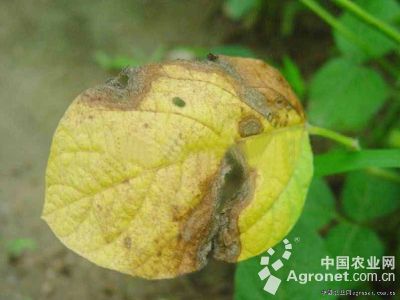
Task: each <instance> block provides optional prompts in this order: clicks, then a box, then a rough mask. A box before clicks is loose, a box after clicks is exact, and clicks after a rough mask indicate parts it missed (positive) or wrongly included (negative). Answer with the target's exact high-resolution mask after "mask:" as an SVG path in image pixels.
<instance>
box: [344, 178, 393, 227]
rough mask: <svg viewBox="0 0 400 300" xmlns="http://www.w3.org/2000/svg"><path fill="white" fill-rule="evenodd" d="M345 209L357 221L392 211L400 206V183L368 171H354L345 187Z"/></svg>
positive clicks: (347, 179)
mask: <svg viewBox="0 0 400 300" xmlns="http://www.w3.org/2000/svg"><path fill="white" fill-rule="evenodd" d="M342 195H343V209H344V211H345V213H346V214H347V215H348V216H349V217H350V218H352V219H354V220H356V221H365V220H369V219H373V218H376V217H380V216H383V215H385V214H388V213H391V212H393V211H394V210H396V209H397V208H398V207H399V206H400V197H399V195H400V185H398V184H396V183H394V182H391V181H387V180H384V179H382V178H379V177H377V176H373V175H370V174H367V173H366V172H360V171H359V172H352V173H350V174H349V175H348V176H347V178H346V182H345V185H344V188H343V194H342Z"/></svg>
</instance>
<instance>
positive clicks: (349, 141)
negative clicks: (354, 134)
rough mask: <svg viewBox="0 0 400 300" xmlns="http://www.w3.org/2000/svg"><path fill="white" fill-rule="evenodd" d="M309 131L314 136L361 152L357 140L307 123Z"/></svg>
mask: <svg viewBox="0 0 400 300" xmlns="http://www.w3.org/2000/svg"><path fill="white" fill-rule="evenodd" d="M307 130H308V132H309V133H310V134H312V135H319V136H322V137H325V138H327V139H330V140H333V141H335V142H337V143H339V144H342V145H344V146H346V147H349V148H351V149H353V150H357V151H358V150H361V147H360V144H359V142H358V140H357V139H354V138H351V137H348V136H345V135H343V134H340V133H337V132H335V131H332V130H329V129H326V128H322V127H317V126H313V125H311V124H308V123H307Z"/></svg>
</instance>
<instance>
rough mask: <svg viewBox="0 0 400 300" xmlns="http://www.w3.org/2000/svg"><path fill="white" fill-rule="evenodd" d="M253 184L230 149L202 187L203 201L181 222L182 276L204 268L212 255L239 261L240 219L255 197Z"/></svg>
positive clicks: (235, 149) (237, 154) (237, 152)
mask: <svg viewBox="0 0 400 300" xmlns="http://www.w3.org/2000/svg"><path fill="white" fill-rule="evenodd" d="M254 182H255V177H254V175H253V172H252V171H250V170H249V169H248V167H247V164H246V161H245V159H244V157H243V155H242V153H241V152H240V150H239V148H238V147H236V146H234V147H232V148H230V149H229V150H228V151H227V153H226V155H225V157H224V159H223V161H222V162H221V166H220V168H219V169H218V171H217V172H216V173H215V174H213V176H210V177H209V178H208V179H207V180H206V181H204V182H202V183H201V188H202V190H203V195H204V196H203V198H202V201H201V202H200V203H199V204H198V205H197V206H196V207H195V208H194V209H193V210H192V211H190V212H189V213H188V214H187V215H186V216H184V217H183V218H182V220H181V223H180V234H181V239H180V240H179V241H178V252H180V253H182V257H181V260H180V262H179V264H178V266H177V272H178V273H179V274H182V273H187V272H191V271H194V270H198V269H200V268H202V267H203V266H204V265H205V264H206V263H207V259H208V256H209V254H211V253H213V256H214V258H216V259H218V260H223V261H227V262H236V261H237V258H238V256H239V255H240V237H239V235H240V234H239V227H238V218H239V215H240V212H241V211H242V210H243V209H244V208H245V207H246V205H247V204H248V202H249V201H250V199H251V197H252V196H253V191H254Z"/></svg>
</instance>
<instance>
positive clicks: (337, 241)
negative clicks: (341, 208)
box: [326, 223, 384, 258]
mask: <svg viewBox="0 0 400 300" xmlns="http://www.w3.org/2000/svg"><path fill="white" fill-rule="evenodd" d="M326 244H327V247H328V249H329V251H330V252H331V253H332V255H345V256H353V257H355V256H362V257H365V258H369V257H370V256H381V255H383V252H384V246H383V244H382V242H381V240H380V239H379V237H378V235H377V234H376V233H375V232H374V231H372V230H370V229H368V228H364V227H361V226H358V225H354V224H344V223H340V224H339V225H337V226H335V227H334V228H332V229H331V230H330V231H329V233H328V235H327V237H326Z"/></svg>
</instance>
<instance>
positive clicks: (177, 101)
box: [172, 97, 186, 107]
mask: <svg viewBox="0 0 400 300" xmlns="http://www.w3.org/2000/svg"><path fill="white" fill-rule="evenodd" d="M172 102H173V103H174V104H175V105H176V106H178V107H184V106H185V105H186V102H185V101H183V100H182V98H179V97H174V98H172Z"/></svg>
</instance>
